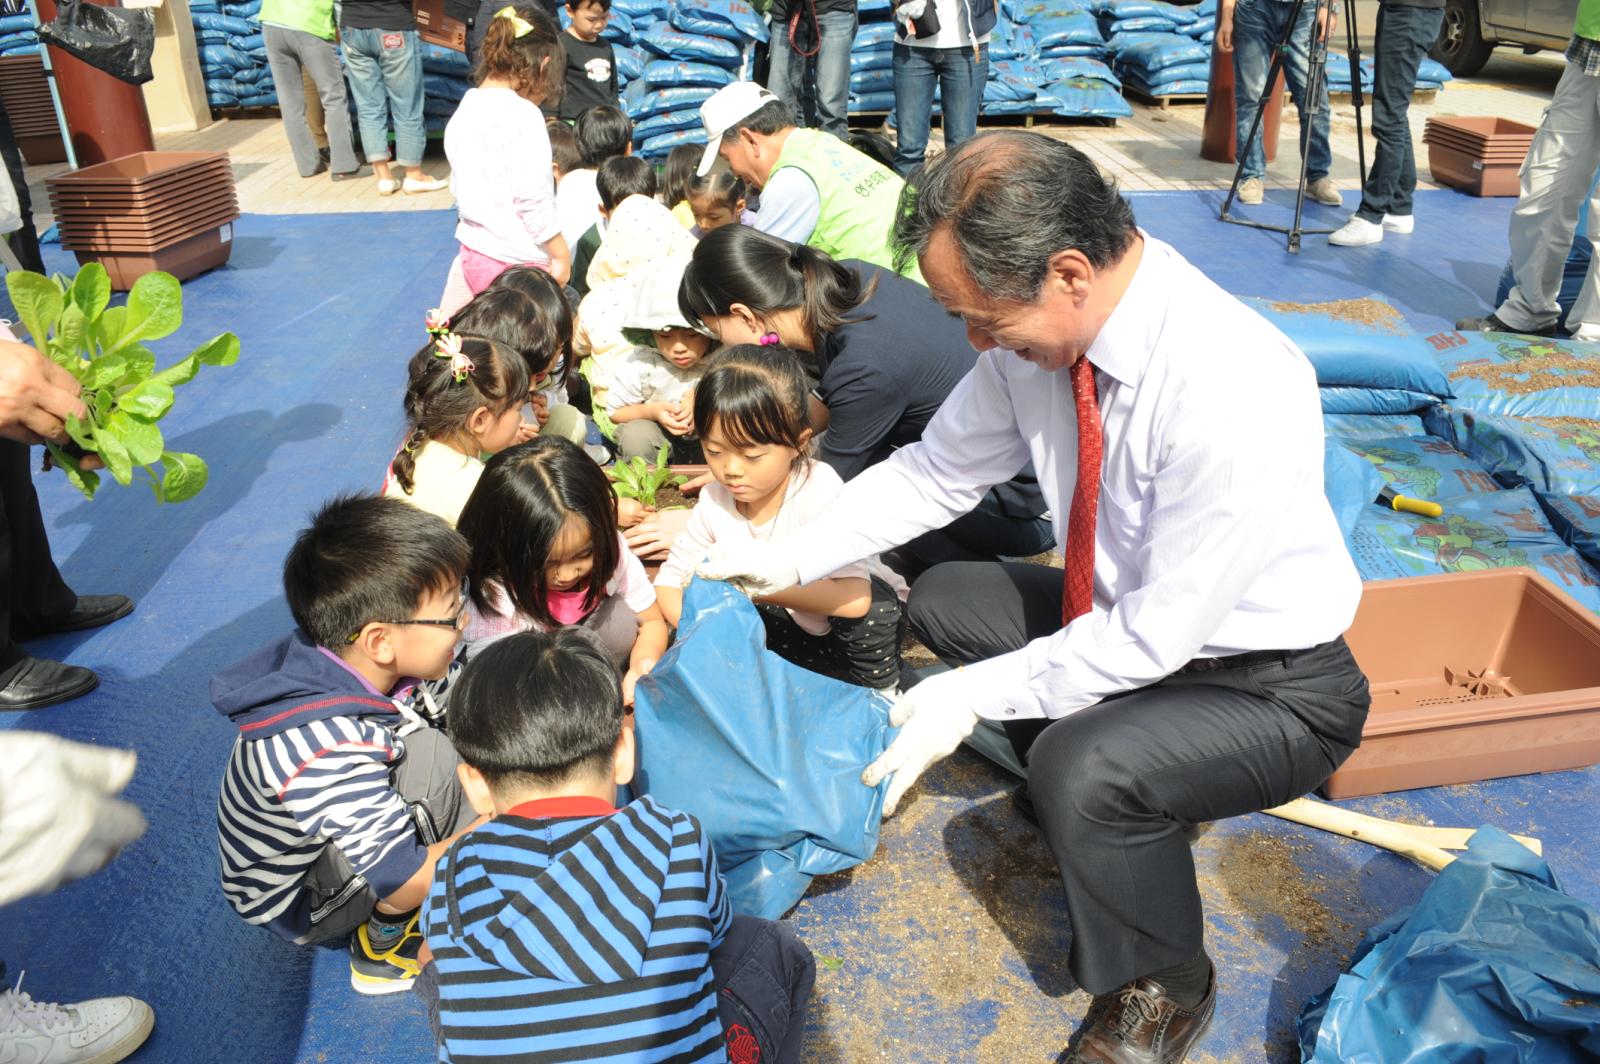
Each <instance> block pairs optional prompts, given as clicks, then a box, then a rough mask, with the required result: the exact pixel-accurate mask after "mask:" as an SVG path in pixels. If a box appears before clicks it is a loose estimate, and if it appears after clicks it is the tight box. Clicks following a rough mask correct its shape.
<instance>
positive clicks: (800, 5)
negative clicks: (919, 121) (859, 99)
mask: <svg viewBox="0 0 1600 1064" xmlns="http://www.w3.org/2000/svg"><path fill="white" fill-rule="evenodd" d="M771 15H772V42H771V46H770V48H771V53H770V54H771V60H770V64H769V66H768V70H767V88H768V89H769V90H771V91H772V92H773V93H774V94H775V95H777V96H778V97H780V98H781V99H782V100H784V101H785V102H786V103H788V104H789V106H790V107H792V108H793V109H794V111H795V113H796V114H797V115H799V116H800V121H801V122H802V123H803V124H804V125H806V126H809V127H812V128H815V129H820V130H822V131H823V132H825V133H832V134H833V135H834V136H836V137H838V138H839V139H840V140H844V139H845V138H846V137H848V136H849V135H850V129H849V126H848V125H847V119H848V113H849V108H850V46H851V45H853V44H854V43H855V40H856V25H857V22H858V20H857V16H856V0H773V4H772V11H771Z"/></svg>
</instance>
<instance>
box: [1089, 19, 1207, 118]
mask: <svg viewBox="0 0 1600 1064" xmlns="http://www.w3.org/2000/svg"><path fill="white" fill-rule="evenodd" d="M1216 15H1217V12H1216V3H1215V0H1206V2H1205V3H1204V4H1198V5H1195V6H1191V7H1179V6H1177V5H1175V4H1168V3H1163V2H1162V0H1100V5H1099V16H1100V26H1101V29H1102V30H1104V31H1105V34H1106V48H1107V50H1108V51H1109V52H1110V53H1111V55H1112V57H1113V60H1112V65H1113V67H1114V69H1115V70H1116V73H1117V76H1118V77H1120V78H1121V79H1122V82H1123V84H1124V85H1126V86H1127V87H1129V88H1131V89H1133V90H1134V91H1135V92H1137V93H1139V94H1140V95H1142V96H1147V97H1152V98H1154V97H1161V96H1196V95H1204V94H1205V91H1206V83H1207V79H1208V78H1209V77H1210V76H1211V38H1212V37H1213V36H1215V33H1216Z"/></svg>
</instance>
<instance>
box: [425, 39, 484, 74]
mask: <svg viewBox="0 0 1600 1064" xmlns="http://www.w3.org/2000/svg"><path fill="white" fill-rule="evenodd" d="M422 71H423V73H425V74H442V75H444V76H445V77H447V78H467V77H471V76H472V63H471V62H469V61H468V60H467V56H466V53H465V52H458V51H456V50H455V49H454V48H444V47H441V46H439V45H437V44H430V43H428V42H427V41H423V42H422Z"/></svg>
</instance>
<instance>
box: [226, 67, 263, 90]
mask: <svg viewBox="0 0 1600 1064" xmlns="http://www.w3.org/2000/svg"><path fill="white" fill-rule="evenodd" d="M271 77H272V72H271V71H269V70H268V69H267V68H266V67H261V66H258V67H251V68H250V69H249V70H235V71H234V72H233V80H234V81H237V82H238V83H239V84H241V85H259V84H260V83H261V79H262V78H267V79H269V82H268V87H270V84H271V83H270V79H271Z"/></svg>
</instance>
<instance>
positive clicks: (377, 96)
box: [339, 29, 428, 168]
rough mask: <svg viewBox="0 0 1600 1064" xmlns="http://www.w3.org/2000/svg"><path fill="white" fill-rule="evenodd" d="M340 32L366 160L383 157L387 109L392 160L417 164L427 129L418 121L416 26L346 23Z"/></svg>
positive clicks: (386, 143) (419, 89)
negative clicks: (365, 27)
mask: <svg viewBox="0 0 1600 1064" xmlns="http://www.w3.org/2000/svg"><path fill="white" fill-rule="evenodd" d="M339 36H340V39H341V40H342V41H343V42H344V63H345V68H346V69H347V70H348V71H349V75H350V91H351V92H352V93H354V94H355V98H356V117H357V118H358V119H359V121H360V125H361V150H362V151H364V152H366V155H367V162H369V163H382V162H388V160H389V117H390V116H391V115H392V116H393V117H394V151H395V162H397V163H399V164H400V165H401V166H404V167H407V168H410V167H415V166H421V165H422V151H423V149H424V148H425V147H427V143H428V133H427V130H426V129H424V128H423V124H422V45H421V44H420V42H419V41H418V38H417V31H416V30H358V29H345V30H340V31H339Z"/></svg>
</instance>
